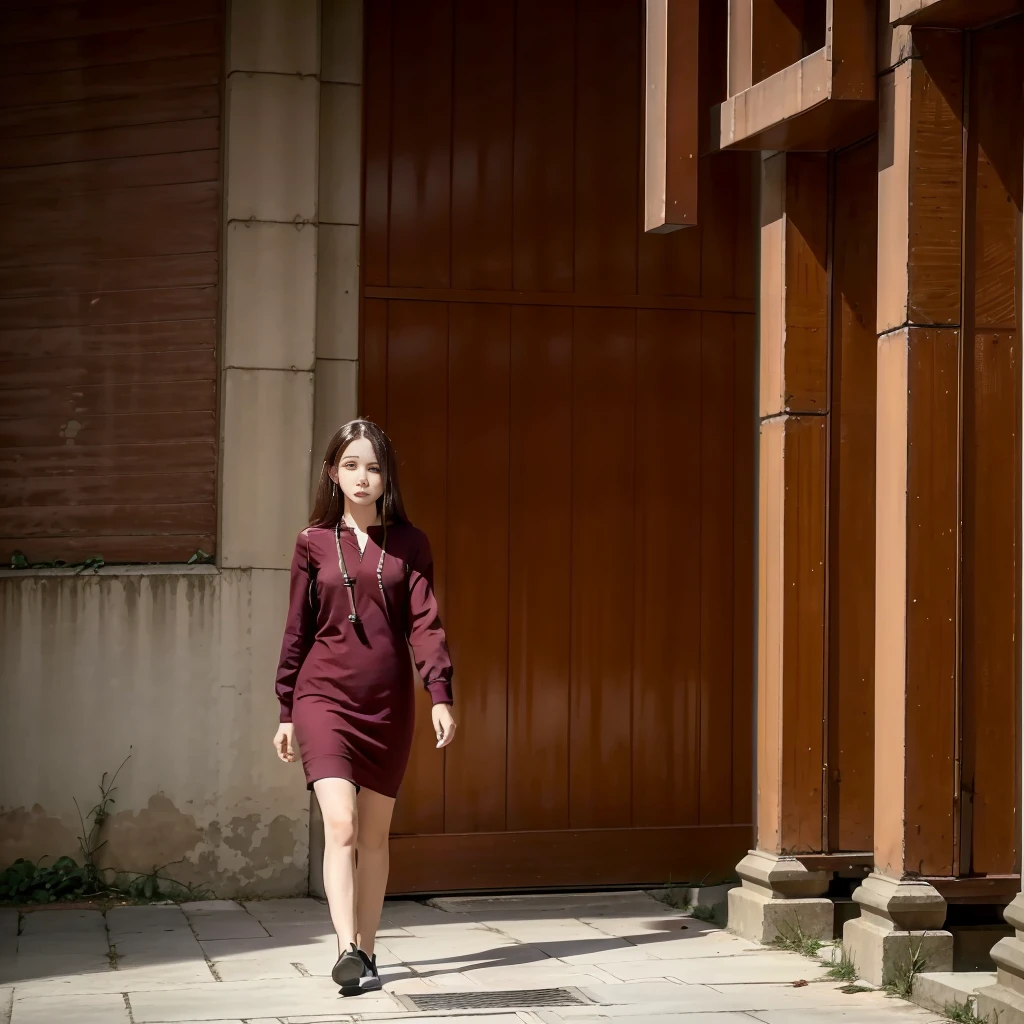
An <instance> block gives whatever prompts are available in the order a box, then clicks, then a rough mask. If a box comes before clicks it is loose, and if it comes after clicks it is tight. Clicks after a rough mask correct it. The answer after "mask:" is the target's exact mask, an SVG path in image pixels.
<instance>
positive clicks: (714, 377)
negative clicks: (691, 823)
mask: <svg viewBox="0 0 1024 1024" xmlns="http://www.w3.org/2000/svg"><path fill="white" fill-rule="evenodd" d="M701 320H702V322H701V466H700V473H701V486H700V498H701V530H700V562H701V573H700V675H701V697H700V820H701V824H719V823H721V822H725V821H731V820H732V819H731V814H732V758H731V756H730V757H725V756H724V749H723V747H724V746H725V745H727V747H728V749H729V751H730V755H731V747H732V680H733V664H732V656H733V561H732V560H733V529H734V524H733V516H732V508H733V466H732V457H733V429H734V410H733V398H734V390H735V380H734V373H735V368H734V362H733V360H734V338H733V320H734V318H733V317H731V316H728V315H727V314H724V313H704V314H702V317H701Z"/></svg>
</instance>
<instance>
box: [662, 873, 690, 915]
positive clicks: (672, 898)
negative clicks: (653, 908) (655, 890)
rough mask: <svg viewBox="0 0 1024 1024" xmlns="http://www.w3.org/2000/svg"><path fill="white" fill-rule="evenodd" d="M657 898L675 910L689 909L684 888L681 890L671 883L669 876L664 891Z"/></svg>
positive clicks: (688, 899)
mask: <svg viewBox="0 0 1024 1024" xmlns="http://www.w3.org/2000/svg"><path fill="white" fill-rule="evenodd" d="M659 898H660V899H661V901H662V902H663V903H667V904H668V905H669V906H670V907H674V908H675V909H676V910H689V909H690V897H689V896H688V895H687V893H686V890H685V889H684V888H681V887H680V886H678V885H676V884H675V883H674V882H673V881H672V876H671V875H669V879H668V884H667V885H666V886H665V890H664V892H663V893H662V894H661V895H660V897H659Z"/></svg>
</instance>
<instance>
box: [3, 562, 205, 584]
mask: <svg viewBox="0 0 1024 1024" xmlns="http://www.w3.org/2000/svg"><path fill="white" fill-rule="evenodd" d="M220 574H221V570H220V569H219V568H218V567H217V566H216V565H208V564H205V563H203V564H199V565H188V564H186V563H175V564H171V563H167V564H161V563H155V564H152V565H104V566H101V567H100V568H99V569H82V568H78V569H76V568H74V567H73V566H62V567H60V568H55V569H0V579H4V580H7V579H11V580H13V579H18V578H19V577H25V578H26V579H38V578H39V577H40V576H57V577H70V576H81V577H82V578H83V579H88V578H90V577H92V576H219V575H220Z"/></svg>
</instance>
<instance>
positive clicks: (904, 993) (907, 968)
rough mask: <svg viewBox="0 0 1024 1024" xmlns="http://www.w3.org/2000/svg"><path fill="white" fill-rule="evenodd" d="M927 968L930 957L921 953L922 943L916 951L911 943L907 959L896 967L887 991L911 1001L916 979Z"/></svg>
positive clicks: (886, 988)
mask: <svg viewBox="0 0 1024 1024" xmlns="http://www.w3.org/2000/svg"><path fill="white" fill-rule="evenodd" d="M927 966H928V957H927V956H925V955H924V954H923V953H922V952H921V943H920V942H919V943H918V944H917V948H916V949H915V948H914V946H913V942H912V941H911V943H910V945H908V947H907V958H906V959H905V960H902V961H901V962H900V963H898V964H897V965H896V968H895V970H894V971H893V975H892V979H891V980H890V981H889V983H888V984H887V985H886V986H885V991H886V992H888V993H889V995H893V996H897V997H898V998H900V999H909V998H910V997H911V996H912V995H913V993H914V981H915V979H916V978H917V976H918V975H919V974H920V973H921V972H922V971H923V970H924V969H925V967H927Z"/></svg>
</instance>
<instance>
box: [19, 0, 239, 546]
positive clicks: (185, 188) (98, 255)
mask: <svg viewBox="0 0 1024 1024" xmlns="http://www.w3.org/2000/svg"><path fill="white" fill-rule="evenodd" d="M222 37H223V4H222V3H221V2H220V0H173V2H170V0H157V2H149V3H132V2H129V0H116V2H115V0H104V2H103V3H94V2H77V3H51V2H38V0H37V2H32V3H28V2H11V0H8V2H4V3H3V4H2V5H0V557H2V558H3V560H4V561H6V560H7V559H8V558H9V557H10V553H11V551H12V550H13V549H19V550H22V551H23V552H24V553H25V555H26V556H27V557H28V558H29V559H30V560H32V561H52V560H54V559H63V560H65V561H68V562H74V561H76V560H79V559H82V558H86V557H89V556H92V555H97V554H98V555H101V556H103V557H104V558H105V559H106V560H107V561H128V562H134V561H172V562H173V561H185V560H186V559H188V558H189V556H190V555H192V554H193V552H195V551H196V549H198V548H202V549H203V550H205V551H206V552H207V553H209V554H213V553H214V548H215V539H214V534H215V530H216V527H215V524H216V514H215V504H214V502H215V475H216V465H217V444H216V431H217V427H216V420H217V416H216V376H217V374H216V367H217V317H218V274H219V249H220V125H221V91H222V68H223V64H224V57H223V45H222Z"/></svg>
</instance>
